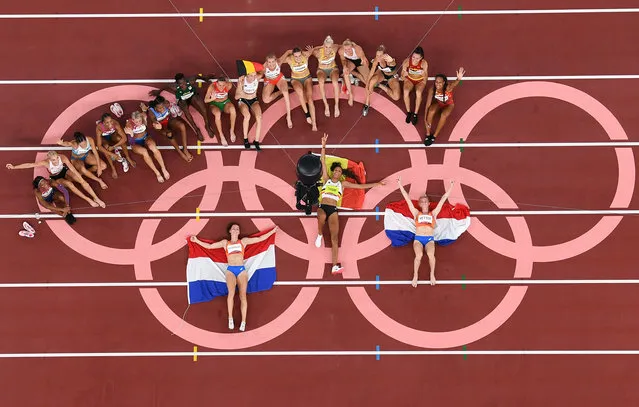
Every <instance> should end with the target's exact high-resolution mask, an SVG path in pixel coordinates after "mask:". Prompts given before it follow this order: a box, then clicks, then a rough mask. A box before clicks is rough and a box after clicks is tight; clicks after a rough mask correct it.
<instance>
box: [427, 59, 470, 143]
mask: <svg viewBox="0 0 639 407" xmlns="http://www.w3.org/2000/svg"><path fill="white" fill-rule="evenodd" d="M465 73H466V72H465V71H464V68H459V69H458V70H457V80H456V81H454V82H453V83H448V78H447V77H446V75H444V74H438V75H437V76H435V84H434V85H433V87H432V88H430V90H429V91H428V97H427V98H426V109H425V112H426V137H425V138H424V144H425V145H426V146H430V145H431V144H433V143H434V142H435V139H436V138H437V136H438V135H439V132H440V131H441V130H442V127H444V124H446V119H448V116H450V114H451V113H452V111H453V109H454V108H455V100H454V99H453V89H455V88H456V87H457V85H459V82H460V81H461V80H462V78H463V77H464V74H465ZM433 102H435V103H433ZM439 111H441V116H440V117H439V123H437V128H436V129H435V133H434V134H432V135H431V125H432V124H433V119H434V118H435V114H437V112H439Z"/></svg>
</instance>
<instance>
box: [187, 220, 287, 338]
mask: <svg viewBox="0 0 639 407" xmlns="http://www.w3.org/2000/svg"><path fill="white" fill-rule="evenodd" d="M277 229H278V227H277V226H275V227H274V228H273V230H271V231H270V232H268V233H265V234H263V235H262V236H259V237H244V238H242V239H240V225H238V224H237V223H231V224H229V225H228V227H227V228H226V232H227V233H228V235H229V239H223V240H220V241H219V242H215V243H211V244H209V243H204V242H203V241H201V240H200V239H198V238H197V236H191V238H190V239H191V241H192V242H193V243H197V244H199V245H200V246H202V247H204V248H205V249H222V248H223V249H224V251H225V252H226V262H227V264H228V266H227V268H226V273H225V275H226V286H227V287H228V290H229V295H228V297H227V298H226V306H227V309H228V313H229V329H235V321H234V320H233V304H234V302H233V300H234V297H235V286H236V285H237V286H239V288H240V310H241V312H242V323H241V324H240V331H244V330H246V313H247V311H248V302H247V300H246V288H247V286H248V273H247V272H246V269H245V268H244V248H245V247H246V246H248V245H250V244H253V243H259V242H262V241H264V240H266V239H268V238H269V237H270V236H271V235H272V234H273V233H275V232H277Z"/></svg>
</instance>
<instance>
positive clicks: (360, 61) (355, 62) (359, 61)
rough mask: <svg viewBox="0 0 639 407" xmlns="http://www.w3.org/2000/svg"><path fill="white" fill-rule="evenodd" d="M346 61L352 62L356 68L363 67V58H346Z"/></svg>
mask: <svg viewBox="0 0 639 407" xmlns="http://www.w3.org/2000/svg"><path fill="white" fill-rule="evenodd" d="M346 60H347V61H351V62H352V63H353V65H355V68H359V67H360V66H362V58H357V59H350V58H346Z"/></svg>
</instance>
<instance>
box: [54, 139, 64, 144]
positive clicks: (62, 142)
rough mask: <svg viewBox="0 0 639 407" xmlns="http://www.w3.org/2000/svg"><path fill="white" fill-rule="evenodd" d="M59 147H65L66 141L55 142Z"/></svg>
mask: <svg viewBox="0 0 639 407" xmlns="http://www.w3.org/2000/svg"><path fill="white" fill-rule="evenodd" d="M55 143H56V144H57V145H59V146H63V145H64V141H63V140H62V139H60V140H58V141H56V142H55Z"/></svg>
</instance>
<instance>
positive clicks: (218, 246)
mask: <svg viewBox="0 0 639 407" xmlns="http://www.w3.org/2000/svg"><path fill="white" fill-rule="evenodd" d="M190 240H191V241H192V242H193V243H196V244H199V245H200V246H202V247H203V248H205V249H221V248H223V247H224V246H226V243H227V240H226V239H224V240H220V241H219V242H213V243H204V242H203V241H201V240H200V239H198V238H197V236H191V238H190Z"/></svg>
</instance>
